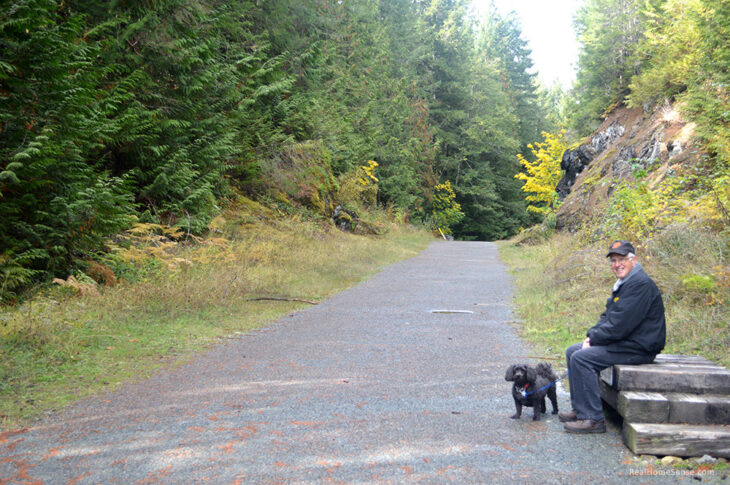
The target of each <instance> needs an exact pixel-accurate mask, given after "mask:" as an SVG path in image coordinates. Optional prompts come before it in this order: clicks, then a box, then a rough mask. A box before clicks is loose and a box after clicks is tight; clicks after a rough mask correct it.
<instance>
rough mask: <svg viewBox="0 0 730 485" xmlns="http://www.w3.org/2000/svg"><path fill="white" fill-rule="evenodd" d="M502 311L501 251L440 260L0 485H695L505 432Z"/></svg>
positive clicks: (430, 257) (443, 246)
mask: <svg viewBox="0 0 730 485" xmlns="http://www.w3.org/2000/svg"><path fill="white" fill-rule="evenodd" d="M511 298H512V288H511V284H510V277H509V275H508V273H507V271H506V267H505V266H504V265H503V264H502V263H501V262H500V261H499V258H498V254H497V250H496V246H495V245H493V244H490V243H455V242H451V243H446V242H439V243H434V244H432V245H431V246H430V247H429V248H428V249H427V250H426V251H424V252H423V253H421V254H420V255H419V256H417V257H416V258H413V259H411V260H408V261H403V262H400V263H397V264H394V265H392V266H389V267H387V268H385V269H384V270H383V271H382V272H380V273H379V274H378V275H376V276H375V277H373V278H371V279H370V280H368V281H366V282H364V283H362V284H360V285H358V286H356V287H355V288H352V289H350V290H347V291H344V292H342V293H340V294H338V295H336V296H335V297H333V298H331V299H329V300H327V301H325V302H323V303H321V304H320V305H318V306H316V307H311V308H307V309H305V310H303V311H299V312H296V313H294V314H292V315H290V316H288V317H285V318H283V319H281V320H279V321H278V322H276V323H274V324H273V325H271V326H269V327H267V328H265V329H262V330H259V331H255V332H252V333H250V334H247V335H245V336H241V337H240V338H237V339H234V340H229V341H227V342H226V343H224V344H221V345H218V346H216V347H215V348H213V349H212V350H210V351H209V352H207V353H205V354H204V355H202V356H200V357H199V358H197V359H196V360H195V361H194V362H192V363H190V364H188V365H185V366H183V367H180V368H177V369H173V370H169V371H165V372H161V373H159V374H157V375H155V376H154V377H152V378H150V379H146V380H144V381H141V382H138V383H134V384H129V385H126V386H124V387H123V388H121V389H119V390H117V391H114V392H111V393H108V394H105V395H103V396H100V397H98V398H94V399H89V400H84V401H82V402H80V403H78V404H76V405H74V406H73V407H71V408H69V409H67V410H66V411H64V412H63V413H61V414H59V415H58V416H56V417H54V418H52V419H49V420H47V421H45V422H42V423H40V424H38V425H37V426H34V427H32V428H30V429H27V430H19V431H17V432H7V433H4V434H1V435H0V483H3V484H4V483H45V484H101V483H104V484H125V485H126V484H133V483H140V484H141V483H163V484H182V483H186V484H188V483H213V484H219V483H221V484H234V483H255V484H259V483H324V482H330V481H332V482H338V483H459V484H464V483H496V484H500V483H505V484H508V483H509V484H513V483H561V484H562V483H621V484H625V483H668V482H673V481H679V482H684V483H693V481H692V480H691V479H688V478H687V477H682V478H676V477H667V476H663V477H652V476H642V477H633V476H630V474H631V472H632V470H631V465H628V464H626V463H624V461H625V460H627V459H628V458H629V456H630V455H629V453H628V452H626V451H625V449H624V447H623V445H622V444H621V440H620V437H619V434H618V431H617V430H616V429H615V428H614V427H611V428H610V429H609V432H608V433H606V434H603V435H590V436H576V435H569V434H567V433H565V432H563V427H562V425H561V424H560V423H559V422H558V420H557V417H556V416H554V415H551V414H548V415H547V416H545V417H543V419H542V420H541V421H538V422H533V421H532V420H531V416H532V410H531V409H527V410H526V412H525V413H524V414H523V417H522V419H521V420H512V419H509V416H510V415H511V414H512V413H513V412H514V405H513V403H512V398H511V397H510V383H509V382H506V381H505V380H504V373H505V370H506V368H507V366H508V365H510V364H512V363H516V362H520V361H526V360H528V359H526V358H525V356H527V355H529V353H530V352H529V350H528V349H527V347H526V346H525V345H524V344H523V343H522V342H521V341H520V339H519V338H518V336H517V334H516V332H515V329H514V327H513V325H512V324H511V323H510V322H511V321H512V320H513V319H514V316H513V314H512V311H511ZM439 310H442V311H443V310H448V311H451V312H449V313H440V312H434V311H439ZM454 311H458V312H454ZM559 404H560V406H561V409H565V408H567V407H568V400H567V395H566V394H565V392H563V391H561V392H560V393H559ZM548 409H550V406H549V405H548Z"/></svg>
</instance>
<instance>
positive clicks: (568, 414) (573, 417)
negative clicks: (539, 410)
mask: <svg viewBox="0 0 730 485" xmlns="http://www.w3.org/2000/svg"><path fill="white" fill-rule="evenodd" d="M558 419H559V420H560V422H562V423H569V422H570V421H577V420H578V413H576V412H575V410H573V411H560V412H559V413H558Z"/></svg>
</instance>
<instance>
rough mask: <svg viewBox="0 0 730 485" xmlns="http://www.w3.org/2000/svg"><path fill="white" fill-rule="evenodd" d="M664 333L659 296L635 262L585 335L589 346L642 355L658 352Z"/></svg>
mask: <svg viewBox="0 0 730 485" xmlns="http://www.w3.org/2000/svg"><path fill="white" fill-rule="evenodd" d="M666 334H667V330H666V323H665V321H664V303H663V302H662V295H661V293H660V292H659V289H658V288H657V286H656V284H654V281H652V279H651V278H649V275H647V274H646V273H645V272H644V270H643V269H642V268H641V265H640V264H638V263H637V264H636V266H635V267H634V270H633V271H632V272H631V274H630V275H629V276H628V277H627V278H626V279H625V280H624V282H623V284H621V286H620V287H619V288H618V290H616V291H614V292H612V294H611V297H610V298H609V299H608V300H607V301H606V311H605V312H603V314H602V315H601V318H600V319H599V320H598V323H596V324H595V325H594V326H593V327H591V329H590V330H588V333H587V335H588V337H589V338H590V339H591V345H600V346H606V347H608V348H609V349H608V350H613V351H616V352H625V351H628V352H641V353H645V354H658V353H659V352H661V351H662V349H664V343H665V340H666Z"/></svg>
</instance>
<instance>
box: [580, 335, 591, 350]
mask: <svg viewBox="0 0 730 485" xmlns="http://www.w3.org/2000/svg"><path fill="white" fill-rule="evenodd" d="M590 346H591V339H590V338H589V337H586V339H585V340H584V341H583V345H582V346H581V349H587V348H588V347H590Z"/></svg>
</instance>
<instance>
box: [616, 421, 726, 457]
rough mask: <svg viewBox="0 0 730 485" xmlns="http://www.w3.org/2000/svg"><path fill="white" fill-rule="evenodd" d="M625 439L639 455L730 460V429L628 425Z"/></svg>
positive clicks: (678, 425)
mask: <svg viewBox="0 0 730 485" xmlns="http://www.w3.org/2000/svg"><path fill="white" fill-rule="evenodd" d="M623 438H624V443H625V444H626V446H627V447H628V448H629V449H630V450H631V451H633V452H634V453H635V454H637V455H658V456H665V455H674V456H683V457H688V456H703V455H710V456H714V457H724V458H730V426H719V425H711V426H698V425H682V424H644V423H629V422H624V427H623Z"/></svg>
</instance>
